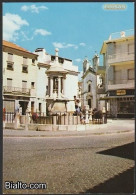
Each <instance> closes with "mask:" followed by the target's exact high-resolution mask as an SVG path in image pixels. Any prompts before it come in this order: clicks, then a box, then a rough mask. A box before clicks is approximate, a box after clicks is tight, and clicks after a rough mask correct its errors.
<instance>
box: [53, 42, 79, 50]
mask: <svg viewBox="0 0 136 195" xmlns="http://www.w3.org/2000/svg"><path fill="white" fill-rule="evenodd" d="M52 44H53V46H54V47H57V48H60V49H62V48H69V47H73V48H74V49H78V46H77V45H75V44H71V43H68V44H66V43H59V42H53V43H52Z"/></svg>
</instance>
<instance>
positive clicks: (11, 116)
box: [3, 112, 15, 123]
mask: <svg viewBox="0 0 136 195" xmlns="http://www.w3.org/2000/svg"><path fill="white" fill-rule="evenodd" d="M14 120H15V113H14V112H3V121H5V123H13V122H14Z"/></svg>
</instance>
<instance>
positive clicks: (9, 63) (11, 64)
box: [7, 62, 14, 70]
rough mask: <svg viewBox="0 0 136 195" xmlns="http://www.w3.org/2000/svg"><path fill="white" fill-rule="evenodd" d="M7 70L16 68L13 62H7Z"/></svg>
mask: <svg viewBox="0 0 136 195" xmlns="http://www.w3.org/2000/svg"><path fill="white" fill-rule="evenodd" d="M7 70H14V67H13V62H7Z"/></svg>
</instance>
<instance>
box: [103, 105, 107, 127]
mask: <svg viewBox="0 0 136 195" xmlns="http://www.w3.org/2000/svg"><path fill="white" fill-rule="evenodd" d="M102 113H103V117H102V123H103V124H106V123H107V118H106V109H105V107H103V108H102Z"/></svg>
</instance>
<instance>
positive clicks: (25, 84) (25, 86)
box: [22, 81, 27, 89]
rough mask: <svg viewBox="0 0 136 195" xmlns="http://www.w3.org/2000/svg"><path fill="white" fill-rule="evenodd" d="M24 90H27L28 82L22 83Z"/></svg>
mask: <svg viewBox="0 0 136 195" xmlns="http://www.w3.org/2000/svg"><path fill="white" fill-rule="evenodd" d="M22 88H23V89H26V88H27V81H22Z"/></svg>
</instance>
